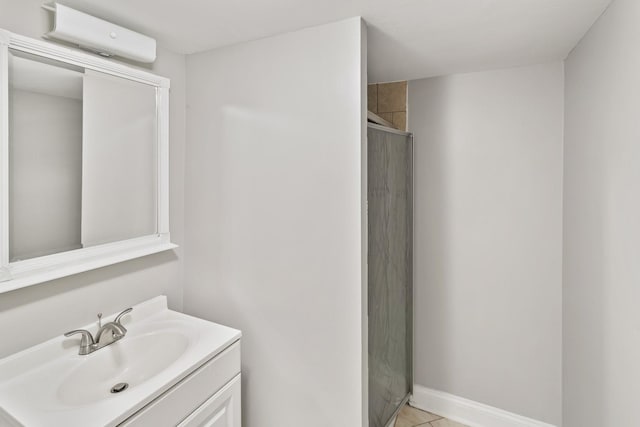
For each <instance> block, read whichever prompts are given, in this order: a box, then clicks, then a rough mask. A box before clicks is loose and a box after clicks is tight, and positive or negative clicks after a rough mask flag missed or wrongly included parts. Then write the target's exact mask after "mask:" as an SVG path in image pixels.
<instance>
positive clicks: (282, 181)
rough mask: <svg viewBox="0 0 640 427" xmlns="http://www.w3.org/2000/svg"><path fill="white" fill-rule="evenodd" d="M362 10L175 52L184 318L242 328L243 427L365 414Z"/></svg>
mask: <svg viewBox="0 0 640 427" xmlns="http://www.w3.org/2000/svg"><path fill="white" fill-rule="evenodd" d="M364 43H366V42H365V40H364V38H363V32H362V23H361V20H360V19H355V18H354V19H350V20H347V21H342V22H338V23H335V24H330V25H325V26H321V27H316V28H310V29H306V30H302V31H298V32H294V33H289V34H284V35H280V36H276V37H270V38H266V39H262V40H258V41H253V42H249V43H243V44H240V45H236V46H232V47H227V48H222V49H218V50H213V51H209V52H205V53H201V54H195V55H190V56H188V58H187V79H188V82H189V84H188V91H187V100H188V110H187V119H188V135H187V140H188V149H187V164H188V168H187V175H186V189H187V193H186V197H187V198H186V221H187V224H188V228H187V236H186V247H187V263H186V269H185V272H186V275H185V277H186V284H185V293H184V306H185V311H186V312H187V313H190V314H194V315H196V316H199V317H203V318H205V319H209V320H213V321H217V322H220V323H223V324H228V325H233V326H234V327H237V328H240V329H242V331H243V344H242V345H243V355H242V358H243V359H242V369H243V374H242V375H243V393H244V395H243V402H242V406H243V417H244V418H243V425H244V426H246V427H270V426H273V427H276V426H277V427H289V426H291V427H294V426H295V427H297V426H300V425H305V426H310V427H313V426H317V427H326V426H332V427H354V426H360V425H362V423H363V419H362V418H363V412H362V411H363V409H362V408H363V403H362V393H363V390H362V387H363V382H364V383H366V379H365V378H362V376H363V375H362V362H363V359H364V358H366V355H363V354H362V328H363V325H362V314H363V313H362V311H363V306H362V299H363V296H362V290H361V286H362V277H361V276H362V271H361V269H362V263H361V260H362V242H361V239H362V235H361V226H362V218H361V214H362V210H361V195H362V192H361V184H362V182H361V168H360V164H361V155H362V152H361V150H362V149H361V144H362V138H363V137H364V135H363V132H362V129H363V123H364V117H365V116H364V113H365V111H364V108H363V105H364V104H363V99H362V94H363V93H364V91H363V88H364V83H365V82H364V80H366V76H365V75H364V73H365V69H364V68H363V61H362V58H361V50H362V48H363V44H364Z"/></svg>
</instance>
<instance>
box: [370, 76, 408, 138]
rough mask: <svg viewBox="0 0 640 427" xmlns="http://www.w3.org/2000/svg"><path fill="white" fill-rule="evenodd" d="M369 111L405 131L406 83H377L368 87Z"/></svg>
mask: <svg viewBox="0 0 640 427" xmlns="http://www.w3.org/2000/svg"><path fill="white" fill-rule="evenodd" d="M367 92H368V99H369V102H368V107H369V111H371V112H372V113H375V114H377V115H378V116H380V117H382V118H383V119H385V120H386V121H388V122H390V123H392V124H393V126H394V127H395V128H396V129H400V130H407V82H406V81H403V82H393V83H377V84H371V85H369V86H368V91H367Z"/></svg>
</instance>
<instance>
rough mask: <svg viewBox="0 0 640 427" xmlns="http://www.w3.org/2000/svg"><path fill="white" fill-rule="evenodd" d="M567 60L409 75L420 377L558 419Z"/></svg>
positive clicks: (475, 397)
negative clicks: (420, 77)
mask: <svg viewBox="0 0 640 427" xmlns="http://www.w3.org/2000/svg"><path fill="white" fill-rule="evenodd" d="M563 107H564V106H563V66H562V64H561V63H551V64H544V65H537V66H531V67H524V68H515V69H507V70H497V71H488V72H480V73H472V74H463V75H453V76H447V77H440V78H431V79H425V80H417V81H411V82H410V83H409V128H410V130H411V131H412V132H414V134H415V254H414V256H415V263H414V265H415V271H414V280H415V283H414V287H415V347H414V348H415V350H414V351H415V353H414V357H415V361H414V365H415V366H414V370H415V382H416V384H418V385H422V386H425V387H428V388H431V389H435V390H439V391H444V392H448V393H451V394H453V395H456V396H459V397H464V398H467V399H471V400H473V401H477V402H481V403H484V404H487V405H490V406H494V407H498V408H500V409H504V410H507V411H510V412H513V413H516V414H519V415H523V416H526V417H530V418H534V419H537V420H540V421H544V422H548V423H551V424H554V425H559V424H560V421H561V360H562V355H561V352H562V334H561V332H562V324H561V321H562V314H561V305H562V283H561V280H562V140H563Z"/></svg>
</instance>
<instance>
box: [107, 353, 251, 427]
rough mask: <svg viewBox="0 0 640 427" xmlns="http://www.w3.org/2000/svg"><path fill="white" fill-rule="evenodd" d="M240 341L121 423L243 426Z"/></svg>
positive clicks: (134, 425)
mask: <svg viewBox="0 0 640 427" xmlns="http://www.w3.org/2000/svg"><path fill="white" fill-rule="evenodd" d="M240 380H241V376H240V341H237V342H235V343H234V344H232V345H231V346H229V347H228V348H227V349H226V350H224V351H223V352H222V353H220V354H219V355H217V356H216V357H214V358H213V359H211V360H209V361H207V362H205V363H204V364H203V365H202V366H200V367H199V368H198V369H196V370H195V371H194V372H192V373H191V374H190V375H189V376H187V377H186V378H185V379H183V380H182V381H180V382H179V383H178V384H176V385H175V386H173V387H171V388H170V389H169V390H167V391H166V392H165V393H163V394H162V395H160V396H159V397H157V398H156V399H155V400H154V401H152V402H151V403H149V404H148V405H147V406H145V407H144V408H142V409H141V410H140V411H138V412H137V413H136V414H135V415H133V416H132V417H131V418H129V419H127V420H126V421H125V422H123V423H122V424H120V426H122V427H146V426H154V427H162V426H167V427H169V426H180V427H240V426H241V421H240V409H241V406H240V391H241V386H240Z"/></svg>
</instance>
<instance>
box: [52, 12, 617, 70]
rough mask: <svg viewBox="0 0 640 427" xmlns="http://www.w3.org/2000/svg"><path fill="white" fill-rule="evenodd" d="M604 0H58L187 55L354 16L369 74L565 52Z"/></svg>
mask: <svg viewBox="0 0 640 427" xmlns="http://www.w3.org/2000/svg"><path fill="white" fill-rule="evenodd" d="M610 2H611V0H386V1H383V0H225V1H222V0H180V1H175V0H174V1H171V0H110V1H104V0H66V1H65V0H62V1H60V3H62V4H67V5H69V6H72V7H75V8H77V9H79V10H82V11H85V12H88V13H91V14H94V15H97V16H99V17H101V18H104V19H107V20H110V21H113V22H115V23H117V24H120V25H123V26H126V27H129V28H131V29H133V30H136V31H139V32H142V33H145V34H148V35H150V36H153V37H155V38H156V39H157V40H158V43H159V44H160V45H162V46H164V47H167V48H168V49H171V50H174V51H176V52H180V53H194V52H199V51H203V50H207V49H212V48H216V47H221V46H226V45H231V44H235V43H240V42H244V41H248V40H254V39H257V38H262V37H267V36H271V35H275V34H280V33H284V32H288V31H294V30H298V29H301V28H305V27H310V26H314V25H320V24H325V23H329V22H334V21H338V20H341V19H345V18H349V17H352V16H358V15H360V16H362V17H364V19H365V21H366V22H367V25H368V29H369V31H368V39H369V40H368V42H369V43H368V48H369V60H368V62H369V81H370V82H382V81H394V80H411V79H417V78H424V77H431V76H436V75H445V74H452V73H460V72H469V71H478V70H484V69H492V68H502V67H512V66H518V65H525V64H532V63H540V62H546V61H552V60H559V59H564V58H565V57H566V56H567V54H568V53H569V52H570V51H571V49H572V48H573V47H574V46H575V45H576V44H577V42H578V41H579V40H580V39H581V38H582V36H583V35H584V34H585V33H586V31H587V30H588V29H589V28H590V27H591V25H592V24H593V23H594V22H595V20H596V19H597V18H598V17H599V16H600V14H601V13H602V12H603V11H604V10H605V9H606V7H607V6H608V4H609V3H610Z"/></svg>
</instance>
